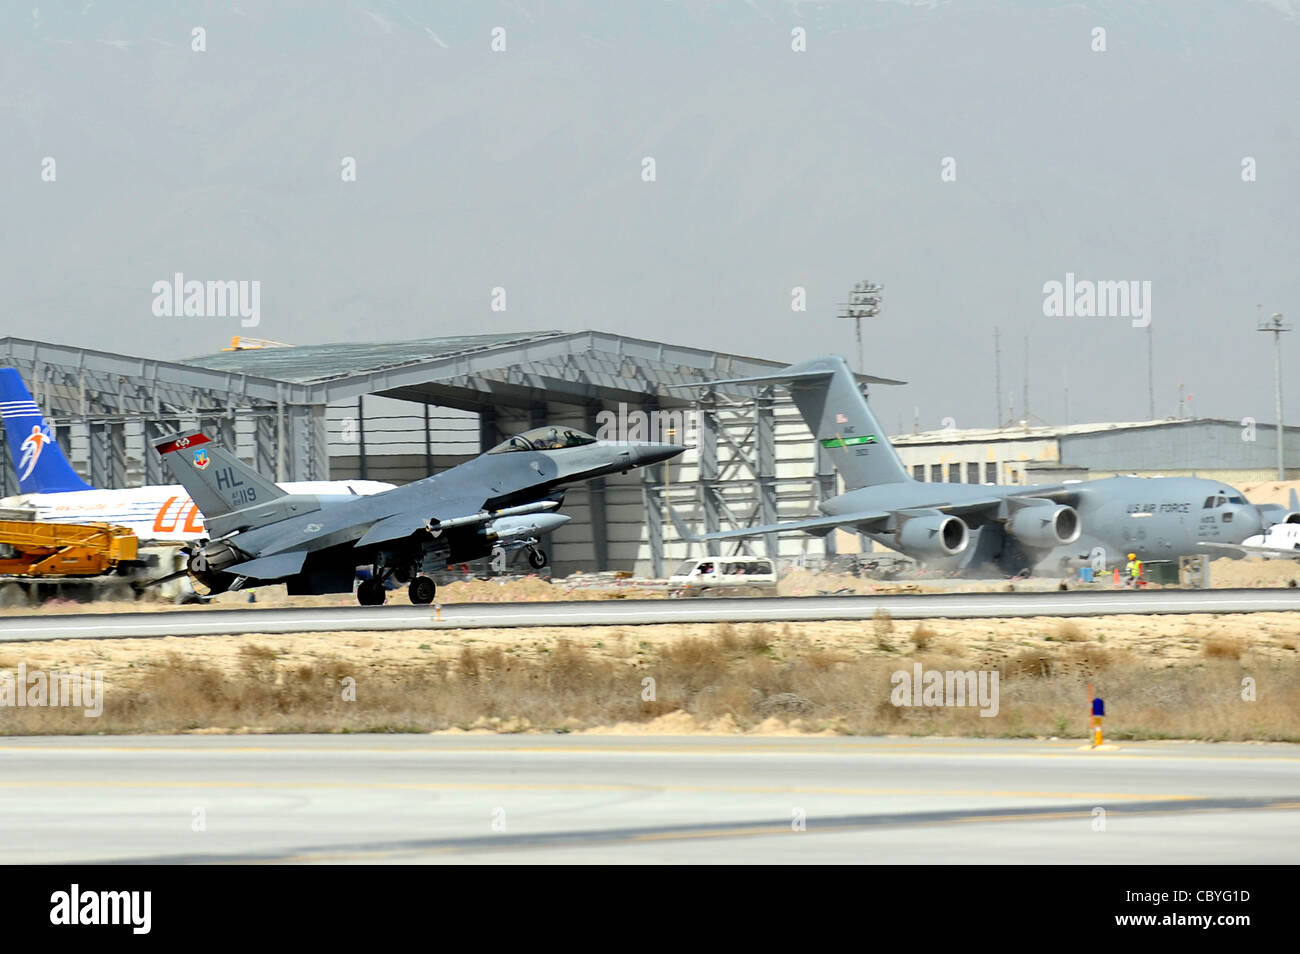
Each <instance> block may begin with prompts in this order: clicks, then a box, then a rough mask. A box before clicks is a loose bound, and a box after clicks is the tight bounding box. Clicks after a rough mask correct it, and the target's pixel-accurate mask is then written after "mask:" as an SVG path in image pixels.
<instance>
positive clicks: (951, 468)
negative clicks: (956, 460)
mask: <svg viewBox="0 0 1300 954" xmlns="http://www.w3.org/2000/svg"><path fill="white" fill-rule="evenodd" d="M948 480H949V481H950V482H951V483H954V484H960V483H961V464H949V465H948Z"/></svg>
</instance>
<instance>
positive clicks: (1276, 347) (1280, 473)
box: [1255, 312, 1291, 480]
mask: <svg viewBox="0 0 1300 954" xmlns="http://www.w3.org/2000/svg"><path fill="white" fill-rule="evenodd" d="M1255 330H1256V331H1271V332H1272V333H1273V376H1274V378H1275V383H1276V390H1277V393H1276V400H1277V479H1278V480H1286V459H1285V458H1284V457H1283V456H1282V433H1283V432H1282V332H1284V331H1290V330H1291V326H1290V325H1287V324H1283V323H1282V315H1281V314H1279V313H1277V312H1274V313H1273V317H1271V318H1270V319H1269V320H1268V321H1261V322H1260V323H1259V325H1258V327H1257V328H1256V329H1255Z"/></svg>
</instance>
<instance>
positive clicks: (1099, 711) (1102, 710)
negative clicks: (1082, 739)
mask: <svg viewBox="0 0 1300 954" xmlns="http://www.w3.org/2000/svg"><path fill="white" fill-rule="evenodd" d="M1091 689H1092V687H1091V686H1089V692H1088V695H1092V692H1091ZM1105 715H1106V703H1104V702H1103V701H1102V700H1101V699H1099V698H1094V699H1093V700H1092V747H1093V748H1094V749H1095V748H1096V747H1097V746H1099V745H1101V720H1102V718H1103V717H1104V716H1105Z"/></svg>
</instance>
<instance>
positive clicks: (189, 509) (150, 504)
mask: <svg viewBox="0 0 1300 954" xmlns="http://www.w3.org/2000/svg"><path fill="white" fill-rule="evenodd" d="M280 486H282V487H283V488H284V489H285V490H287V491H288V492H289V493H291V494H316V495H319V496H340V495H343V496H346V495H348V494H357V495H359V496H363V497H364V496H369V495H370V494H377V493H379V492H380V491H384V490H392V489H393V488H394V487H395V486H396V485H395V484H389V483H384V482H383V481H381V480H305V481H290V482H287V483H284V484H281V485H280ZM0 507H7V508H10V509H14V510H31V511H34V512H35V517H36V519H37V520H40V521H45V522H51V523H111V524H116V525H118V526H123V527H128V528H130V529H131V530H132V531H134V532H135V535H136V536H137V537H139V538H140V540H141V541H142V542H149V541H153V542H158V543H182V542H186V541H189V540H197V539H199V538H200V537H206V536H207V530H206V529H204V526H203V515H202V514H201V513H199V510H198V508H197V507H196V506H195V505H194V502H193V501H192V500H190V495H189V494H187V493H186V492H185V488H183V487H181V486H180V485H179V484H173V485H170V486H158V487H132V488H128V489H125V490H70V491H66V492H64V493H54V494H19V495H17V496H15V497H6V498H4V499H3V500H0Z"/></svg>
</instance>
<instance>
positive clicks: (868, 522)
mask: <svg viewBox="0 0 1300 954" xmlns="http://www.w3.org/2000/svg"><path fill="white" fill-rule="evenodd" d="M1070 492H1071V490H1070V488H1066V487H1044V488H1034V491H1033V492H1032V493H1028V494H1016V495H1015V497H1016V498H1026V497H1029V498H1033V497H1043V498H1046V499H1053V500H1054V499H1057V496H1056V495H1066V494H1068V493H1070ZM1008 499H1009V498H1007V497H980V498H979V499H977V500H963V501H961V502H960V503H952V504H936V505H934V506H926V507H899V508H897V509H894V510H863V511H859V512H857V513H842V514H836V515H835V516H833V517H813V518H812V519H809V520H795V521H792V522H790V523H772V524H768V525H767V526H763V527H745V528H743V529H740V530H721V531H719V532H717V533H705V534H702V535H700V536H698V537H693V538H692V539H693V540H729V539H732V538H735V537H756V536H761V535H762V534H764V533H797V532H802V533H812V534H816V535H817V536H825V535H826V534H828V533H830V532H831V531H832V530H835V529H837V528H839V527H844V528H846V529H847V528H853V529H855V530H862V531H864V532H866V533H871V532H873V531H877V530H881V529H883V527H880V526H878V524H882V523H884V522H886V521H887V520H889V518H890V517H896V516H899V515H902V516H909V515H910V516H915V515H917V514H919V513H934V512H938V513H947V514H952V515H953V516H957V517H960V516H963V515H965V514H971V513H978V512H980V511H982V510H989V509H992V508H996V507H1001V506H1002V505H1003V504H1005V503H1006V502H1007V500H1008Z"/></svg>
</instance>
